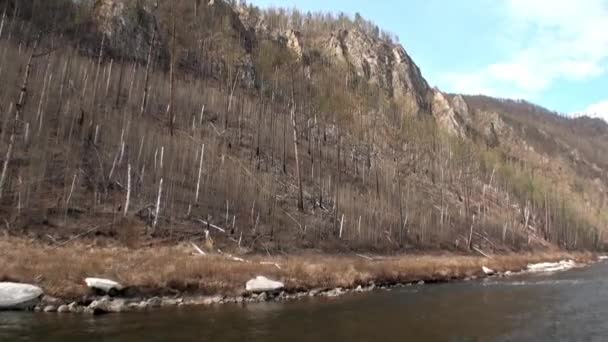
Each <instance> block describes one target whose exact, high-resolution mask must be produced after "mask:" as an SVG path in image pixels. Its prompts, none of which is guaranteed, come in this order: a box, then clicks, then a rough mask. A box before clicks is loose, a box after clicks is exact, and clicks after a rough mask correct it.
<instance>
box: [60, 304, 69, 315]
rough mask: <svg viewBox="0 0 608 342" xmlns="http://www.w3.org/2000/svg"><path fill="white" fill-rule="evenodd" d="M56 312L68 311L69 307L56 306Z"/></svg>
mask: <svg viewBox="0 0 608 342" xmlns="http://www.w3.org/2000/svg"><path fill="white" fill-rule="evenodd" d="M57 312H58V313H69V312H70V307H69V306H68V305H65V304H63V305H61V306H60V307H58V308H57Z"/></svg>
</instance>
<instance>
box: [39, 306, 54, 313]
mask: <svg viewBox="0 0 608 342" xmlns="http://www.w3.org/2000/svg"><path fill="white" fill-rule="evenodd" d="M42 311H44V312H55V311H57V307H56V306H54V305H47V306H45V307H44V309H42Z"/></svg>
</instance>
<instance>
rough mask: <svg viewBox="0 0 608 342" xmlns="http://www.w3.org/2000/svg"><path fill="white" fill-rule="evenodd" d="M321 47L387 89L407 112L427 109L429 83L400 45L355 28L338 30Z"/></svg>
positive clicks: (332, 57)
mask: <svg viewBox="0 0 608 342" xmlns="http://www.w3.org/2000/svg"><path fill="white" fill-rule="evenodd" d="M325 49H326V51H327V52H326V53H327V54H328V56H327V57H329V59H330V60H335V61H339V62H343V63H346V64H347V65H350V66H351V67H352V68H353V69H354V70H355V72H356V73H357V75H359V76H360V77H363V78H364V79H366V80H367V81H369V82H371V83H373V84H376V85H378V86H379V87H380V88H382V89H385V90H387V91H389V92H390V93H391V94H392V95H393V96H394V97H395V98H396V99H398V100H399V101H400V102H401V103H402V105H404V108H405V109H406V111H407V112H409V114H417V113H419V112H423V111H427V112H428V111H430V105H429V97H430V87H429V86H428V84H427V82H426V80H425V79H424V78H423V77H422V73H421V72H420V69H419V68H418V66H416V64H414V62H413V61H412V59H411V58H410V56H409V55H408V54H407V53H406V52H405V49H404V48H403V47H402V46H401V45H398V44H391V43H388V42H385V41H382V40H379V39H374V38H372V37H370V36H368V35H366V34H364V33H363V32H361V31H358V30H340V31H338V32H337V33H334V34H333V35H332V36H331V37H330V38H329V39H328V40H327V43H326V44H325Z"/></svg>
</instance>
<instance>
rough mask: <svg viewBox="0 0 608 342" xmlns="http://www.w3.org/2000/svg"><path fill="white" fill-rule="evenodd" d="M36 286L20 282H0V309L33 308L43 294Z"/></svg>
mask: <svg viewBox="0 0 608 342" xmlns="http://www.w3.org/2000/svg"><path fill="white" fill-rule="evenodd" d="M43 293H44V292H43V291H42V289H41V288H39V287H38V286H34V285H29V284H20V283H10V282H3V283H0V310H28V309H32V308H34V307H35V306H36V305H37V304H38V303H39V302H40V298H41V297H42V295H43Z"/></svg>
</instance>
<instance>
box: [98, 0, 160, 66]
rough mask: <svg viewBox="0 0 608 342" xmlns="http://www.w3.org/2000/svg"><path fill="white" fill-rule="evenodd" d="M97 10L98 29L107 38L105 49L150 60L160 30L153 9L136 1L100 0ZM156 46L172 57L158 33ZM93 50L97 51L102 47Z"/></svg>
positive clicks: (158, 50)
mask: <svg viewBox="0 0 608 342" xmlns="http://www.w3.org/2000/svg"><path fill="white" fill-rule="evenodd" d="M93 11H94V16H93V18H94V20H95V24H96V27H97V30H98V31H99V33H100V34H101V35H105V36H106V38H107V39H106V43H105V47H106V49H107V50H108V51H109V53H111V54H116V55H120V56H122V57H125V58H127V59H129V58H130V59H136V60H140V61H144V60H146V58H147V53H148V50H149V48H150V43H151V42H152V36H153V35H154V31H155V30H158V28H157V22H156V19H155V18H154V15H152V9H151V8H148V7H146V6H145V5H144V4H143V3H141V2H135V1H127V0H97V1H96V2H95V5H94V9H93ZM155 47H156V49H157V52H158V53H159V54H160V55H161V56H163V55H167V54H168V52H167V48H166V44H164V43H163V42H161V41H160V35H159V34H156V38H155ZM92 48H93V49H94V51H95V50H98V49H99V46H97V47H92Z"/></svg>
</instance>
